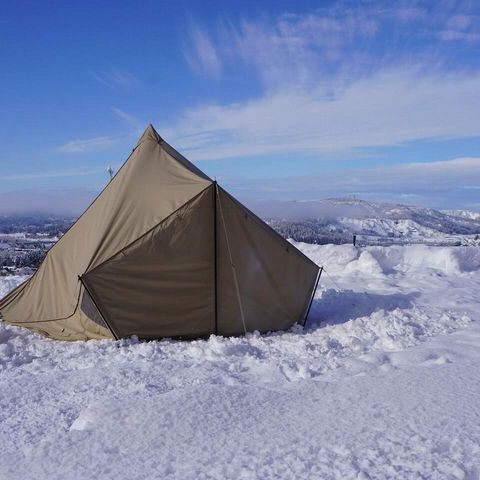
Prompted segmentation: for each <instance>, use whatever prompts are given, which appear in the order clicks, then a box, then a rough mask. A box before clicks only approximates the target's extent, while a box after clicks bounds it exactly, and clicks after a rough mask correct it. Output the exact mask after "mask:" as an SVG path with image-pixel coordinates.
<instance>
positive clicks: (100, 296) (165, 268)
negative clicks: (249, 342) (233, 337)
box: [82, 186, 215, 338]
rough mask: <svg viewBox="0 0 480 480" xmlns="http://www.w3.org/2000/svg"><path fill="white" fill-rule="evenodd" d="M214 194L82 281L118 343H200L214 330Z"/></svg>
mask: <svg viewBox="0 0 480 480" xmlns="http://www.w3.org/2000/svg"><path fill="white" fill-rule="evenodd" d="M212 193H213V187H212V186H210V187H208V188H207V189H206V190H204V191H203V192H202V193H201V194H200V195H199V196H197V197H196V198H195V199H194V200H192V201H190V202H188V203H187V204H186V205H185V206H184V207H182V208H180V209H179V210H177V211H176V212H175V213H174V214H173V215H171V216H170V217H169V218H168V219H166V220H165V221H164V222H162V223H161V224H160V225H158V226H157V227H155V228H154V229H153V230H151V231H150V232H149V233H148V234H146V235H144V236H143V237H142V238H140V239H139V240H138V241H137V242H135V243H134V244H132V245H131V246H130V247H128V248H126V249H125V250H122V251H121V252H120V253H118V254H117V255H115V256H114V257H113V258H112V259H110V260H108V261H107V262H105V263H104V264H103V265H100V266H99V267H97V268H95V269H93V270H91V271H90V272H89V273H87V274H86V275H85V276H84V277H82V280H83V281H84V282H85V285H86V287H87V288H88V290H89V291H90V292H95V300H96V302H97V304H98V306H99V308H100V309H101V311H102V312H103V314H104V315H105V316H106V318H107V319H108V323H109V325H110V326H111V328H112V330H113V332H114V333H115V335H116V336H117V337H128V336H130V335H138V336H139V337H141V338H158V337H165V336H176V337H179V336H182V337H196V336H197V337H198V336H201V335H208V334H209V333H210V332H212V331H213V330H214V327H215V325H214V321H215V302H214V298H215V291H214V265H215V262H214V255H215V250H214V238H213V228H212V225H213V203H212V202H213V194H212ZM112 285H115V288H112Z"/></svg>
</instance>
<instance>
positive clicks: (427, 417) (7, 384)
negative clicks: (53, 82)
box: [0, 244, 480, 480]
mask: <svg viewBox="0 0 480 480" xmlns="http://www.w3.org/2000/svg"><path fill="white" fill-rule="evenodd" d="M299 246H300V248H301V249H302V250H303V251H304V252H305V253H306V254H307V255H309V256H310V257H311V258H312V259H314V260H315V261H316V262H317V263H319V264H321V265H324V266H325V268H326V272H327V274H324V275H323V276H322V279H321V285H320V288H319V290H318V293H317V296H316V298H315V301H314V304H313V307H312V311H311V315H310V318H309V323H308V325H307V327H306V328H304V329H302V328H300V327H296V328H293V329H292V330H291V331H289V332H282V333H274V334H271V335H259V334H250V335H248V336H247V337H246V338H244V337H241V338H221V337H215V336H212V337H210V339H208V340H201V341H193V342H176V341H169V340H164V341H159V342H139V341H136V340H135V339H129V340H122V341H118V342H113V341H90V342H75V343H63V342H56V341H52V340H48V339H45V338H42V337H40V336H37V335H34V334H32V333H30V332H29V331H27V330H23V329H21V328H16V327H12V326H9V325H5V324H0V406H1V408H0V478H1V479H6V480H7V479H22V480H27V479H48V480H54V479H59V480H60V479H61V480H67V479H86V478H95V479H113V478H114V479H117V480H120V479H128V480H134V479H189V480H190V479H195V480H196V479H273V478H275V479H303V478H305V479H368V478H371V479H387V478H392V479H425V478H431V479H466V480H478V479H479V478H480V374H479V371H480V322H479V319H480V299H479V293H480V247H429V246H422V245H419V246H392V247H368V248H363V249H362V248H360V249H356V248H354V247H353V246H350V245H339V246H333V245H324V246H314V245H306V244H301V245H299ZM18 281H20V278H18V277H17V278H13V277H9V278H7V279H1V280H0V282H1V283H0V296H1V295H3V294H5V293H6V292H7V291H8V290H9V289H11V288H13V286H14V285H15V284H16V283H18Z"/></svg>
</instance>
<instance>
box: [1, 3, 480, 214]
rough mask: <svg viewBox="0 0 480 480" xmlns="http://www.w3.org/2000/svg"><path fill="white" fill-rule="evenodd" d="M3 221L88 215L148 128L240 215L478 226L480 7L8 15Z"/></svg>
mask: <svg viewBox="0 0 480 480" xmlns="http://www.w3.org/2000/svg"><path fill="white" fill-rule="evenodd" d="M0 55H1V59H2V69H1V75H0V211H8V210H10V211H13V210H16V209H24V210H28V209H31V210H35V209H47V210H52V211H78V210H80V209H81V208H82V207H83V206H84V205H86V203H87V202H88V200H89V199H91V198H92V196H93V195H94V194H95V193H96V192H98V190H99V189H101V188H102V187H103V186H104V185H105V183H106V180H107V173H106V169H107V166H108V164H109V163H111V164H112V165H113V167H114V168H118V167H119V166H120V164H121V163H122V162H123V161H124V159H125V158H126V157H127V156H128V154H129V152H130V151H131V148H132V147H133V146H134V144H135V143H136V140H137V138H138V136H139V135H140V134H141V132H142V131H143V129H144V128H145V126H146V125H147V124H148V123H152V124H153V125H154V126H155V127H156V129H157V130H158V131H159V133H160V134H161V135H162V136H163V137H164V138H165V139H166V140H167V141H168V142H169V143H171V144H172V145H173V146H175V147H176V148H177V149H179V150H180V151H181V152H182V153H183V154H184V155H186V156H187V157H188V158H190V159H191V160H192V161H194V162H195V163H196V164H197V165H198V166H199V167H200V168H202V169H203V170H205V171H206V173H207V174H209V175H210V176H212V177H216V178H217V179H218V180H219V182H221V183H222V184H223V185H225V186H226V187H227V188H230V189H232V191H233V193H235V194H237V195H238V196H240V197H241V198H242V199H244V200H248V199H249V198H254V199H263V198H278V199H283V200H284V199H297V200H301V199H312V198H323V197H328V196H345V195H357V196H360V197H362V198H365V199H369V200H379V201H395V202H403V203H415V204H420V205H427V206H433V207H439V208H447V207H453V208H470V209H476V210H480V3H479V2H477V1H465V2H462V1H441V0H440V1H434V2H405V3H403V2H373V1H368V2H338V1H335V2H318V1H317V2H309V1H295V2H294V1H291V2H287V1H278V0H277V1H264V2H262V1H242V2H225V1H219V2H214V1H202V2H197V1H181V0H180V1H179V0H176V1H170V0H166V1H140V0H137V1H122V2H107V1H105V2H93V1H92V2H90V1H85V2H66V1H63V2H61V1H59V2H55V1H53V2H47V3H45V2H37V1H32V2H28V1H19V2H3V4H2V9H1V13H0Z"/></svg>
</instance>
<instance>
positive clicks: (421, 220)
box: [253, 198, 480, 245]
mask: <svg viewBox="0 0 480 480" xmlns="http://www.w3.org/2000/svg"><path fill="white" fill-rule="evenodd" d="M253 208H255V210H256V211H257V212H258V213H259V214H260V215H261V216H262V217H263V218H267V219H268V221H269V223H270V224H271V225H272V226H273V227H274V228H276V229H277V230H278V231H279V232H280V233H282V234H283V235H285V236H287V237H292V238H294V239H295V240H298V241H301V240H304V241H310V242H313V243H350V242H351V241H352V237H353V235H357V237H359V240H361V241H362V242H363V244H366V245H372V244H405V243H426V244H435V245H475V244H480V213H477V212H470V211H466V210H461V211H455V210H448V211H440V210H435V209H432V208H425V207H417V206H409V205H401V204H389V203H377V202H368V201H365V200H359V199H350V198H330V199H325V200H316V201H307V202H257V203H255V204H254V205H253ZM302 231H303V235H302ZM361 237H367V238H361Z"/></svg>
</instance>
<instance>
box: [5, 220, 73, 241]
mask: <svg viewBox="0 0 480 480" xmlns="http://www.w3.org/2000/svg"><path fill="white" fill-rule="evenodd" d="M72 223H73V219H71V218H63V217H46V216H31V215H27V216H17V215H3V216H0V233H18V232H22V233H27V234H30V235H35V234H44V235H48V236H49V237H54V236H56V235H58V234H59V233H61V232H65V231H66V230H67V229H68V228H69V227H70V225H71V224H72Z"/></svg>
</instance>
